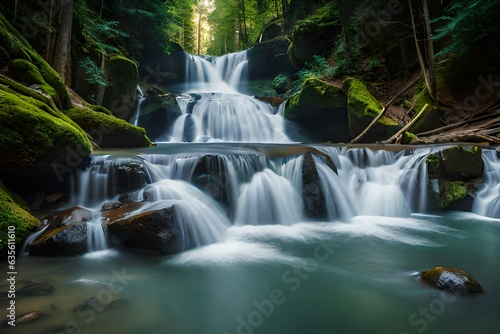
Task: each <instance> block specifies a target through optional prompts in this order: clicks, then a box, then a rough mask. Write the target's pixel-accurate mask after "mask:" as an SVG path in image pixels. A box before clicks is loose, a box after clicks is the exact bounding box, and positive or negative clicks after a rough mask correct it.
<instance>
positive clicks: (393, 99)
mask: <svg viewBox="0 0 500 334" xmlns="http://www.w3.org/2000/svg"><path fill="white" fill-rule="evenodd" d="M421 77H422V74H419V75H418V76H417V77H416V78H415V79H413V80H412V81H411V82H410V83H409V84H408V85H407V86H406V87H405V88H403V90H401V91H400V92H398V93H397V94H396V95H394V97H393V98H392V99H391V100H390V101H389V102H387V104H386V105H385V106H384V107H383V108H382V110H381V111H380V113H379V114H378V115H377V116H375V117H374V118H373V120H372V121H371V122H370V124H368V126H367V127H366V128H365V129H364V130H363V131H362V132H361V133H360V134H359V135H358V136H357V137H356V138H354V139H353V140H351V141H350V142H349V144H354V143H356V142H357V141H359V140H361V138H363V137H364V136H365V135H366V133H367V132H368V131H369V130H370V129H371V128H372V126H373V125H375V123H377V122H378V120H379V119H380V118H381V117H382V116H383V115H384V113H385V111H386V110H387V109H388V108H389V106H390V105H391V104H392V103H393V102H394V101H395V100H396V99H397V98H398V96H400V95H401V94H403V93H404V92H406V91H407V90H408V89H410V87H411V86H413V85H414V84H415V82H417V80H419V79H420V78H421Z"/></svg>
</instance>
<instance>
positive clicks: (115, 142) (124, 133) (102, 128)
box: [65, 108, 151, 148]
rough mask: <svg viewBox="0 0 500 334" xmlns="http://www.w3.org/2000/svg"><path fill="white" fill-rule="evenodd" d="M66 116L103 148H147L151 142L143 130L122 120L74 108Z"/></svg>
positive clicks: (66, 112) (67, 111)
mask: <svg viewBox="0 0 500 334" xmlns="http://www.w3.org/2000/svg"><path fill="white" fill-rule="evenodd" d="M65 114H66V115H67V116H68V117H69V118H71V119H72V120H73V121H74V122H75V123H77V124H78V125H79V126H81V127H82V129H84V130H85V131H86V132H87V133H88V134H89V135H90V136H91V137H92V139H93V140H94V142H95V143H96V144H97V145H99V147H101V148H121V147H146V146H150V145H151V141H150V140H149V139H148V137H147V136H146V131H145V130H144V129H143V128H139V127H137V126H134V125H132V124H130V123H128V122H126V121H124V120H122V119H119V118H116V117H114V116H110V115H106V114H104V113H101V112H95V111H93V110H90V109H86V108H72V109H69V110H66V111H65Z"/></svg>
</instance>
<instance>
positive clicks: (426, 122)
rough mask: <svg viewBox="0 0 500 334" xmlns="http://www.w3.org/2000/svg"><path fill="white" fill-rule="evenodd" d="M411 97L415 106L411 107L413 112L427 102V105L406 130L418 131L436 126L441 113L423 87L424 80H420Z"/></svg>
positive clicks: (416, 111) (428, 129)
mask: <svg viewBox="0 0 500 334" xmlns="http://www.w3.org/2000/svg"><path fill="white" fill-rule="evenodd" d="M413 99H414V101H415V106H414V108H413V109H414V110H415V113H418V112H419V111H420V110H422V108H423V107H424V106H425V105H426V104H428V106H427V108H426V109H425V110H424V112H423V113H422V115H421V116H420V117H419V119H418V120H417V121H416V122H415V124H413V125H412V126H411V127H410V129H409V130H408V131H410V132H412V133H420V132H425V131H430V130H433V129H435V128H437V127H438V126H439V124H440V119H441V113H440V111H439V109H438V107H437V103H436V102H435V101H433V100H432V99H431V97H430V96H429V92H428V90H427V88H426V87H425V82H424V81H421V82H420V84H419V86H418V87H417V90H416V92H415V95H414V97H413Z"/></svg>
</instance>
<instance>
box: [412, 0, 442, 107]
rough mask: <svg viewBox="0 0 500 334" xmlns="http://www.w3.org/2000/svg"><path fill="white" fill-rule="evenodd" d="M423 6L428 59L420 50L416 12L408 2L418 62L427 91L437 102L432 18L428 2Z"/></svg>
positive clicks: (424, 2)
mask: <svg viewBox="0 0 500 334" xmlns="http://www.w3.org/2000/svg"><path fill="white" fill-rule="evenodd" d="M422 5H423V11H424V23H425V31H426V38H425V39H424V40H425V42H426V43H425V44H426V50H427V52H426V57H425V58H424V55H423V54H422V51H421V49H420V43H419V38H418V35H417V26H416V23H415V14H414V13H415V11H414V9H413V5H412V0H408V6H409V8H410V16H411V23H412V28H413V37H414V40H415V47H416V49H417V56H418V61H419V64H420V70H421V71H422V74H423V76H424V81H425V86H426V87H427V91H428V93H429V96H430V97H431V99H433V100H435V101H436V100H437V89H436V70H435V65H434V48H433V44H432V33H431V29H430V18H429V12H428V7H427V0H423V2H422Z"/></svg>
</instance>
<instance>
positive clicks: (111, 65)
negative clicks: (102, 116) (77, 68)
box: [102, 56, 139, 119]
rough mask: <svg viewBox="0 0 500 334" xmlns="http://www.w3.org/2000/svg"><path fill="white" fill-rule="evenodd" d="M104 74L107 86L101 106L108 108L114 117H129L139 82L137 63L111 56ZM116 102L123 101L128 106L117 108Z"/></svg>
mask: <svg viewBox="0 0 500 334" xmlns="http://www.w3.org/2000/svg"><path fill="white" fill-rule="evenodd" d="M106 76H107V80H108V82H109V86H108V87H106V92H105V94H104V99H103V103H102V104H103V106H105V107H107V108H109V109H110V110H111V112H112V113H113V115H115V116H116V117H119V118H121V119H129V118H130V116H131V112H132V108H133V105H134V103H135V101H136V90H137V84H138V83H139V73H138V69H137V63H136V62H134V61H133V60H130V59H128V58H125V57H122V56H112V57H111V58H110V59H109V60H108V62H107V64H106ZM117 102H125V103H126V104H127V105H129V106H130V108H126V110H125V109H120V108H117V107H116V105H117Z"/></svg>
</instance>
